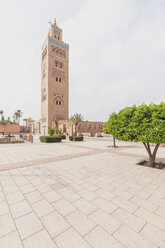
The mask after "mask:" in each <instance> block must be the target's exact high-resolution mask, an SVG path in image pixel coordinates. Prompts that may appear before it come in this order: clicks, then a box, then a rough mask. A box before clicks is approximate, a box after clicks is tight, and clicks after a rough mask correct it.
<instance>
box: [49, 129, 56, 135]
mask: <svg viewBox="0 0 165 248" xmlns="http://www.w3.org/2000/svg"><path fill="white" fill-rule="evenodd" d="M54 132H55V128H48V133H49V135H50V136H53V135H54Z"/></svg>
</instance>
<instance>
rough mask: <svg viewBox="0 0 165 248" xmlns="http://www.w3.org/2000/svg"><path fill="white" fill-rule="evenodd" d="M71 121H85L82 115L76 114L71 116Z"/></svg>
mask: <svg viewBox="0 0 165 248" xmlns="http://www.w3.org/2000/svg"><path fill="white" fill-rule="evenodd" d="M70 120H72V121H76V122H78V121H83V120H84V117H83V116H82V114H78V113H76V114H74V115H71V117H70Z"/></svg>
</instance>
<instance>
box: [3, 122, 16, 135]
mask: <svg viewBox="0 0 165 248" xmlns="http://www.w3.org/2000/svg"><path fill="white" fill-rule="evenodd" d="M0 133H1V134H18V133H20V125H19V124H0Z"/></svg>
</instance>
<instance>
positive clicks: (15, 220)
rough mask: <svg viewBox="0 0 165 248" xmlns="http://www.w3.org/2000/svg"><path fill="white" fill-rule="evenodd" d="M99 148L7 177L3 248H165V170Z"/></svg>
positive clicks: (1, 203) (2, 189)
mask: <svg viewBox="0 0 165 248" xmlns="http://www.w3.org/2000/svg"><path fill="white" fill-rule="evenodd" d="M96 142H97V141H96V140H94V143H92V139H90V140H89V142H88V141H87V142H84V143H83V146H84V147H85V145H86V148H85V149H86V151H85V152H84V151H82V152H80V149H82V148H76V147H73V146H74V144H73V145H72V148H71V149H74V150H75V153H74V151H73V150H71V149H70V152H71V154H70V155H69V154H68V155H67V156H70V157H69V159H65V156H64V159H62V157H61V159H60V160H56V161H51V162H46V161H44V163H43V164H39V165H37V164H36V165H33V166H27V167H22V168H13V169H10V170H4V171H0V247H2V248H8V247H14V248H22V247H23V248H49V247H50V248H91V247H93V248H111V247H112V248H139V247H140V248H141V247H142V248H143V247H145V248H165V215H164V212H165V170H158V169H152V168H148V167H142V166H138V165H136V163H137V160H138V158H137V157H138V156H137V157H136V156H135V155H134V156H129V155H127V153H126V152H124V153H125V155H124V156H123V155H120V154H119V152H116V151H115V152H111V151H109V150H108V151H107V146H106V147H104V148H103V149H102V148H101V149H98V147H99V145H100V141H99V142H98V144H97V145H96V146H95V144H96ZM106 142H107V141H105V143H104V141H103V143H102V144H101V146H102V147H103V146H104V145H105V144H107V143H106ZM90 144H91V145H90ZM34 145H35V144H34ZM35 146H36V147H38V146H40V144H38V145H37V144H36V145H35ZM68 146H69V145H68V144H67V145H66V144H65V145H64V146H63V145H61V148H60V149H64V150H65V149H67V147H68ZM17 147H19V146H18V145H17ZM43 147H45V148H46V149H48V146H44V145H43ZM88 147H92V149H88ZM94 147H95V149H94ZM14 149H17V148H16V147H15V148H14ZM22 149H23V148H22ZM36 149H38V148H36ZM76 149H77V150H76ZM129 149H131V148H130V147H129V148H128V150H129ZM133 149H134V152H135V151H136V149H135V147H134V148H133ZM137 149H139V148H137ZM99 151H100V152H99ZM87 152H89V154H87ZM41 153H42V150H41ZM77 154H80V156H79V155H78V156H77ZM161 154H163V148H162V150H161ZM37 156H38V155H37ZM37 156H36V160H37V159H38V157H37ZM140 156H142V155H140ZM41 157H42V155H41ZM50 158H51V159H52V157H50ZM44 159H45V158H44Z"/></svg>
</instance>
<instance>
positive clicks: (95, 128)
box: [54, 120, 104, 136]
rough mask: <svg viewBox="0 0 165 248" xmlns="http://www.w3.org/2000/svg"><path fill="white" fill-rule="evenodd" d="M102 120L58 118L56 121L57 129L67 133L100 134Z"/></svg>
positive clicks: (102, 124)
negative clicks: (75, 120) (76, 120)
mask: <svg viewBox="0 0 165 248" xmlns="http://www.w3.org/2000/svg"><path fill="white" fill-rule="evenodd" d="M54 125H55V123H54ZM103 126H104V122H94V121H79V122H74V121H72V120H60V121H58V129H59V130H60V129H61V130H62V132H63V133H64V134H67V135H81V134H83V135H88V136H95V135H97V136H100V134H101V133H102V129H103Z"/></svg>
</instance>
